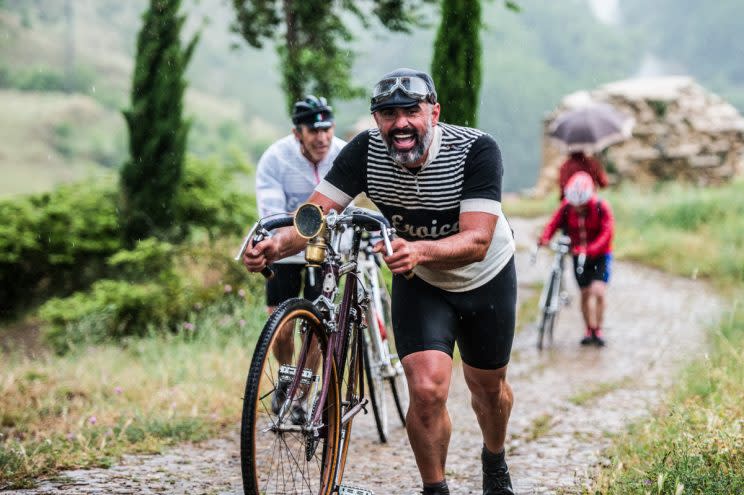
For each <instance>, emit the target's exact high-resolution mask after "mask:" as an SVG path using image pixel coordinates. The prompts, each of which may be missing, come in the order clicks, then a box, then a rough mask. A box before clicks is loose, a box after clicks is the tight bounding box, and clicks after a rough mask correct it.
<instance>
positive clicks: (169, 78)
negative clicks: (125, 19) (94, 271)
mask: <svg viewBox="0 0 744 495" xmlns="http://www.w3.org/2000/svg"><path fill="white" fill-rule="evenodd" d="M180 5H181V2H180V0H151V1H150V7H149V9H148V10H147V11H146V12H145V13H144V15H143V26H142V30H141V31H140V32H139V36H138V38H137V58H136V65H135V68H134V79H133V82H132V107H131V108H130V109H129V110H126V111H124V117H125V118H126V121H127V125H128V127H129V153H130V159H129V161H128V162H127V163H125V164H124V166H123V168H122V171H121V192H122V204H121V215H122V218H121V220H122V228H123V233H124V238H125V240H126V242H127V243H128V244H130V245H131V244H134V242H135V241H137V240H138V239H144V238H146V237H150V236H155V237H158V238H161V239H172V238H173V237H174V235H175V233H176V232H178V229H177V228H176V226H175V225H174V224H175V222H174V215H175V211H174V198H175V192H176V189H177V188H178V185H179V181H180V180H181V175H182V169H183V161H184V153H185V149H186V138H187V135H188V131H189V122H187V121H186V120H184V118H183V93H184V90H185V89H186V81H185V79H184V72H185V71H186V66H187V65H188V62H189V59H190V58H191V55H192V54H193V52H194V48H195V47H196V43H197V42H198V35H196V36H194V37H193V38H192V39H191V41H190V42H189V43H188V44H186V45H185V46H182V45H181V41H180V36H181V28H182V27H183V23H184V21H185V16H182V15H179V14H178V10H179V8H180Z"/></svg>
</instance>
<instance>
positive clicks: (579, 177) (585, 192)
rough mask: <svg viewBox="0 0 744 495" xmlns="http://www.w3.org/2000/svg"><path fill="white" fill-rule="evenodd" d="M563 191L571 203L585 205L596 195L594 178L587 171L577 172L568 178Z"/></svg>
mask: <svg viewBox="0 0 744 495" xmlns="http://www.w3.org/2000/svg"><path fill="white" fill-rule="evenodd" d="M563 192H564V194H565V196H566V201H568V202H569V203H570V204H572V205H573V206H583V205H585V204H587V203H588V202H589V200H590V199H591V198H592V196H594V180H593V179H592V176H591V175H589V174H587V173H586V172H576V173H575V174H573V175H572V176H571V178H570V179H568V183H567V184H566V188H565V189H564V190H563Z"/></svg>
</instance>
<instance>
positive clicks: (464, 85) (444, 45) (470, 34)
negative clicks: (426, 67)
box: [431, 0, 481, 126]
mask: <svg viewBox="0 0 744 495" xmlns="http://www.w3.org/2000/svg"><path fill="white" fill-rule="evenodd" d="M480 30H481V5H480V0H442V21H441V24H440V25H439V31H437V37H436V40H435V42H434V57H433V59H432V63H431V65H432V67H431V72H432V77H433V78H434V81H436V85H437V96H438V98H439V101H440V102H441V103H442V115H441V118H442V120H443V121H444V122H447V123H450V124H459V125H467V126H474V125H475V124H476V113H477V110H478V94H479V93H480V85H481V42H480Z"/></svg>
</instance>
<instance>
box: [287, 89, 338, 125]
mask: <svg viewBox="0 0 744 495" xmlns="http://www.w3.org/2000/svg"><path fill="white" fill-rule="evenodd" d="M292 123H293V124H294V125H295V126H299V125H303V124H304V125H306V126H308V127H311V128H313V129H328V128H329V127H331V126H333V109H332V108H331V106H330V105H328V102H327V101H326V99H325V98H323V97H322V96H321V97H317V96H315V95H307V96H305V98H304V99H303V100H300V101H297V102H295V104H294V107H293V108H292Z"/></svg>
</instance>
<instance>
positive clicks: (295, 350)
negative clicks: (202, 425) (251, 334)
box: [240, 298, 341, 495]
mask: <svg viewBox="0 0 744 495" xmlns="http://www.w3.org/2000/svg"><path fill="white" fill-rule="evenodd" d="M326 348H327V337H326V333H325V330H324V327H323V324H322V322H321V318H320V315H319V314H318V313H317V311H316V310H315V308H314V307H313V305H312V304H311V303H310V302H309V301H306V300H304V299H297V298H296V299H290V300H288V301H286V302H284V303H283V304H281V305H280V306H279V307H278V308H277V309H276V311H275V312H274V313H273V314H272V315H271V317H270V318H269V320H268V321H267V322H266V325H265V326H264V329H263V332H262V333H261V336H260V337H259V340H258V342H257V344H256V348H255V350H254V353H253V360H252V362H251V367H250V371H249V373H248V379H247V381H246V388H245V397H244V399H243V416H242V423H241V436H240V439H241V445H240V459H241V469H242V472H243V489H244V492H245V494H246V495H268V494H287V493H293V494H307V495H328V494H330V493H331V491H332V490H333V487H334V480H335V471H336V458H337V456H338V452H339V431H340V424H341V416H340V414H341V401H340V397H339V384H338V375H337V370H336V366H335V363H334V362H333V359H331V360H330V362H326V352H325V351H326ZM296 377H299V378H297V379H295V378H296ZM295 382H297V383H295ZM323 390H325V391H326V394H327V395H326V398H325V400H324V401H322V399H321V395H322V394H321V392H322V391H323ZM321 401H322V402H321ZM317 408H321V411H322V412H321V414H320V418H321V419H320V421H318V422H316V423H313V422H312V412H313V411H314V410H316V409H317Z"/></svg>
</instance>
